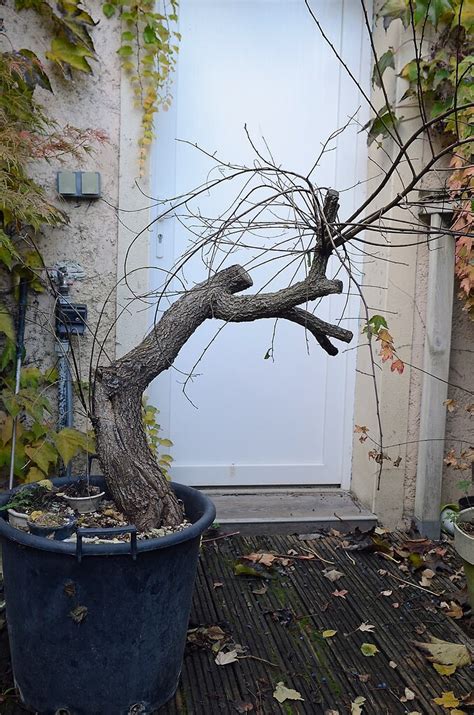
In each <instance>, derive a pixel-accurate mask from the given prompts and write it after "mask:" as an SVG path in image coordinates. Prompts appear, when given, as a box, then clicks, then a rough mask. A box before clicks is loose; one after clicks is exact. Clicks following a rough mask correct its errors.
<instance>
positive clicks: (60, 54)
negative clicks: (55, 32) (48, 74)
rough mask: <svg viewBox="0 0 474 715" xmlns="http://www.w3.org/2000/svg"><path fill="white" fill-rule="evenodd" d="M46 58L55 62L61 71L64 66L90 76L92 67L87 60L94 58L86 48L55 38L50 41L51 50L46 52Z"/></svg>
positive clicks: (62, 38)
mask: <svg viewBox="0 0 474 715" xmlns="http://www.w3.org/2000/svg"><path fill="white" fill-rule="evenodd" d="M46 57H47V58H48V59H49V60H51V61H52V62H56V63H57V64H58V65H59V66H60V67H61V69H63V70H64V69H65V67H64V66H65V65H66V67H70V68H72V69H75V70H79V71H80V72H86V73H87V74H92V67H91V66H90V64H89V62H88V61H87V60H88V58H92V57H94V52H93V51H92V50H90V49H89V48H88V47H84V46H79V45H75V44H73V43H72V42H69V40H67V39H66V38H65V37H56V38H55V39H54V40H52V41H51V49H50V50H49V51H48V52H46Z"/></svg>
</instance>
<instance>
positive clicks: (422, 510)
mask: <svg viewBox="0 0 474 715" xmlns="http://www.w3.org/2000/svg"><path fill="white" fill-rule="evenodd" d="M451 216H452V208H451V206H450V204H449V202H448V201H447V200H446V199H444V200H443V197H442V196H441V197H440V196H439V195H438V196H437V197H436V199H435V200H434V201H433V199H431V200H428V201H427V202H426V205H425V206H424V207H423V209H422V211H421V212H420V217H421V218H422V219H424V220H425V221H426V223H427V224H428V225H429V227H430V228H431V230H432V233H431V234H430V239H431V240H430V242H429V244H428V248H429V263H428V296H427V309H426V336H425V348H424V359H423V370H424V373H423V388H422V400H421V417H420V434H419V440H420V442H419V445H418V465H417V472H416V495H415V521H416V524H417V527H418V529H419V531H420V533H421V534H422V535H423V536H427V537H429V538H431V539H438V538H439V536H440V520H439V510H440V506H441V486H442V476H443V458H444V452H445V447H444V439H445V431H446V406H445V405H444V404H443V402H444V401H445V400H446V399H447V396H448V384H447V382H448V379H449V359H450V352H451V332H452V321H453V292H454V251H455V241H454V238H453V236H451V235H448V234H446V233H444V231H443V229H444V227H445V226H446V225H447V223H448V221H449V219H450V218H451ZM438 232H439V233H438ZM436 233H438V236H437V237H436V238H434V236H435V235H436ZM437 378H438V379H437Z"/></svg>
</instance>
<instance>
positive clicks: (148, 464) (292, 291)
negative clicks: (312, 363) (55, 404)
mask: <svg viewBox="0 0 474 715" xmlns="http://www.w3.org/2000/svg"><path fill="white" fill-rule="evenodd" d="M333 194H334V192H333ZM333 194H328V202H327V208H328V213H327V214H326V216H328V217H329V218H330V219H331V220H334V217H335V212H336V210H337V201H336V202H334V195H333ZM332 204H334V206H333V205H332ZM329 209H330V210H329ZM325 233H326V229H325V228H324V229H322V231H321V235H320V237H319V244H317V247H316V249H315V254H314V258H313V261H312V264H311V268H310V270H309V272H308V275H307V277H306V278H305V279H304V280H302V281H299V282H297V283H295V284H293V285H291V286H288V287H287V288H283V289H281V290H279V291H276V292H274V293H257V294H255V295H240V296H236V295H234V294H235V293H239V292H241V291H243V290H246V289H247V288H250V287H251V285H252V280H251V278H250V276H249V274H248V273H247V271H245V269H244V268H242V267H241V266H230V267H229V268H225V269H223V270H221V271H219V272H218V273H216V274H215V275H213V276H211V277H210V278H209V279H208V280H206V281H204V282H203V283H200V284H198V285H196V286H194V287H193V288H190V289H189V290H188V291H187V292H185V293H184V294H183V295H182V296H181V297H180V298H179V299H178V300H177V301H176V302H175V303H173V305H172V306H171V307H170V308H169V309H168V310H167V311H166V312H165V313H164V314H163V316H162V317H161V319H160V321H159V322H158V323H157V325H155V327H154V328H153V330H152V331H151V332H150V333H149V334H148V335H147V337H146V338H145V339H144V340H143V341H142V343H141V344H140V345H138V346H137V347H136V348H134V349H133V350H131V351H130V352H129V353H128V354H127V355H125V356H124V357H122V358H120V359H119V360H116V361H115V362H114V363H112V364H111V365H109V366H107V367H103V368H100V369H99V370H98V372H97V376H96V383H95V387H94V395H93V402H94V405H93V409H94V423H95V424H94V426H95V430H96V435H97V452H98V455H99V459H100V462H101V465H102V468H103V471H104V474H105V477H106V480H107V484H108V486H109V489H110V491H111V493H112V495H113V497H114V499H115V501H116V503H117V505H118V506H119V507H120V508H121V509H122V511H123V512H124V513H125V514H126V515H127V516H128V518H129V519H130V520H131V521H132V522H133V523H135V524H136V525H137V526H138V527H139V528H141V529H148V528H150V527H155V526H158V525H160V524H162V523H164V524H167V525H177V524H179V523H180V522H181V520H182V516H183V514H182V510H181V506H180V504H179V503H178V502H177V500H176V498H175V496H174V494H173V492H172V490H171V487H170V484H169V482H168V481H167V480H166V478H165V477H164V475H163V474H162V472H161V470H160V468H159V467H158V465H157V463H156V460H155V458H154V456H153V454H152V452H151V451H150V449H149V447H148V444H147V440H146V435H145V430H144V427H143V422H142V415H141V405H142V395H143V392H144V391H145V389H146V388H147V387H148V385H149V384H150V382H151V381H152V380H154V379H155V378H156V377H157V376H158V375H159V374H160V373H162V372H163V371H164V370H167V369H168V368H169V367H171V365H172V364H173V362H174V360H175V358H176V356H177V355H178V353H179V351H180V349H181V348H182V347H183V345H184V344H185V343H186V342H187V340H189V338H190V337H191V335H192V334H193V333H194V332H195V331H196V330H197V329H198V328H199V326H200V325H201V323H203V322H204V321H205V320H207V319H209V318H217V319H220V320H224V321H227V322H239V323H240V322H251V321H254V320H259V319H262V318H272V319H275V318H281V319H285V320H290V321H292V322H294V323H297V324H298V325H301V326H303V327H304V328H305V330H307V331H308V332H310V333H311V334H312V335H313V336H314V337H315V338H316V340H317V341H318V342H319V344H320V345H321V347H322V348H323V349H324V350H326V352H328V353H329V354H330V355H335V354H337V348H335V347H334V345H333V344H332V342H331V340H330V339H331V338H335V339H337V340H342V341H344V342H349V341H350V340H351V338H352V333H351V332H350V331H349V330H345V329H344V328H341V327H340V326H337V325H331V324H329V323H325V322H324V321H322V320H320V319H319V318H317V317H316V316H315V315H313V313H311V312H309V311H308V310H304V309H302V308H298V307H297V306H301V305H304V304H306V303H308V302H310V301H312V300H314V299H316V298H320V297H323V296H327V295H330V294H331V293H340V292H341V291H342V283H341V282H340V281H337V280H329V279H328V278H326V275H325V271H326V266H327V260H328V256H329V253H330V248H328V246H327V245H326V243H327V241H326V239H325Z"/></svg>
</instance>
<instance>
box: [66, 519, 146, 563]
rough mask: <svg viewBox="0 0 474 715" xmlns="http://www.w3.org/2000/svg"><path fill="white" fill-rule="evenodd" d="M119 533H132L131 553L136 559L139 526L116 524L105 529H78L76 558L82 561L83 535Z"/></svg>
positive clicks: (113, 534) (111, 534) (112, 534)
mask: <svg viewBox="0 0 474 715" xmlns="http://www.w3.org/2000/svg"><path fill="white" fill-rule="evenodd" d="M117 534H130V554H131V556H132V559H133V560H134V561H135V559H136V558H137V527H136V526H114V527H111V528H109V529H108V528H103V529H85V528H79V529H77V543H76V558H77V560H78V562H79V563H81V561H82V555H83V554H82V537H87V536H116V535H117Z"/></svg>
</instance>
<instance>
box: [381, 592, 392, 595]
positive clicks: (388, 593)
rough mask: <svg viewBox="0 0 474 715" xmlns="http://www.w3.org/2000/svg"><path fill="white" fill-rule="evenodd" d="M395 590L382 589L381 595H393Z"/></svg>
mask: <svg viewBox="0 0 474 715" xmlns="http://www.w3.org/2000/svg"><path fill="white" fill-rule="evenodd" d="M392 593H393V591H380V595H381V596H391V595H392Z"/></svg>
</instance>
